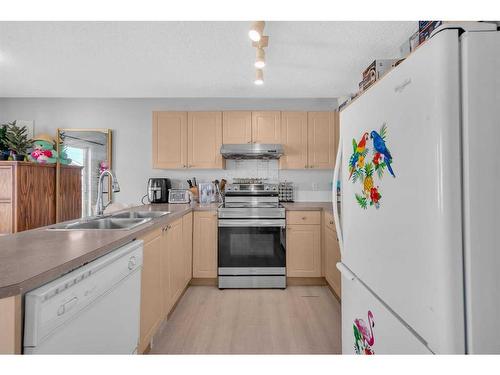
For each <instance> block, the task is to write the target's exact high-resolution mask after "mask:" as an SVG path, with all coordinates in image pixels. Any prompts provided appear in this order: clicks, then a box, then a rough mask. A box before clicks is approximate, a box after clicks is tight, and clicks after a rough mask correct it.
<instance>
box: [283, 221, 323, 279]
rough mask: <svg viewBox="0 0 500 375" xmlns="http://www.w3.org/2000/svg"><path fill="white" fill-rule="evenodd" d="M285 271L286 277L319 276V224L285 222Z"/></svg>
mask: <svg viewBox="0 0 500 375" xmlns="http://www.w3.org/2000/svg"><path fill="white" fill-rule="evenodd" d="M287 221H289V220H287ZM286 273H287V276H288V277H321V226H320V225H317V224H287V231H286Z"/></svg>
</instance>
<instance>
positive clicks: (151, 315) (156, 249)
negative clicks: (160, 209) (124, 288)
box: [139, 213, 193, 353]
mask: <svg viewBox="0 0 500 375" xmlns="http://www.w3.org/2000/svg"><path fill="white" fill-rule="evenodd" d="M192 220H193V214H192V213H188V214H186V215H184V216H183V217H182V218H179V219H177V220H175V221H174V222H172V223H170V224H168V225H166V226H165V227H163V228H157V229H154V230H152V231H151V232H149V233H147V234H146V235H144V236H143V237H142V238H141V239H142V240H143V241H144V260H143V267H142V284H141V323H140V327H141V329H140V339H139V353H143V352H144V350H145V349H146V348H147V347H148V345H149V343H150V342H151V339H152V337H153V336H154V334H155V333H156V331H157V330H158V328H159V327H160V325H161V322H162V321H163V320H164V319H166V317H167V315H168V314H169V313H170V311H171V310H172V307H173V306H175V304H176V303H177V301H178V300H179V298H180V297H181V296H182V293H183V291H184V289H185V288H186V286H187V285H188V284H189V282H190V281H191V269H192V268H191V262H192V240H191V238H192V235H193V232H192V229H193V223H192Z"/></svg>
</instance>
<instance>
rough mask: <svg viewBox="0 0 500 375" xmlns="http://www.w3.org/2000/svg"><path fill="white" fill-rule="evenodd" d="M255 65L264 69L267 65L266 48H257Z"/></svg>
mask: <svg viewBox="0 0 500 375" xmlns="http://www.w3.org/2000/svg"><path fill="white" fill-rule="evenodd" d="M254 65H255V67H256V68H257V69H262V68H263V67H265V66H266V53H265V52H264V48H261V47H259V48H257V55H256V57H255V64H254Z"/></svg>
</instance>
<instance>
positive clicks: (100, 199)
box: [95, 169, 120, 216]
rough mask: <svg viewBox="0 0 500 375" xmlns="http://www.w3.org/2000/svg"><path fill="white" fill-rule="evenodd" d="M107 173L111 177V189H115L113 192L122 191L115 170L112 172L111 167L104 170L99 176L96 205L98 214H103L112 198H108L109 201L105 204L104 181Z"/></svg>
mask: <svg viewBox="0 0 500 375" xmlns="http://www.w3.org/2000/svg"><path fill="white" fill-rule="evenodd" d="M105 175H108V176H109V177H110V178H111V189H112V190H113V193H118V192H119V191H120V185H119V184H118V180H117V179H116V177H115V175H114V174H113V172H111V171H110V170H109V169H106V170H104V171H102V173H101V174H100V176H99V181H98V183H97V202H96V205H95V214H96V215H97V216H102V214H103V213H104V209H105V208H106V207H108V206H109V204H110V203H111V199H108V203H106V204H104V202H103V194H104V192H103V181H104V176H105ZM108 197H109V194H108Z"/></svg>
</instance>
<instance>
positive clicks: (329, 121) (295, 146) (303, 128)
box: [280, 112, 338, 169]
mask: <svg viewBox="0 0 500 375" xmlns="http://www.w3.org/2000/svg"><path fill="white" fill-rule="evenodd" d="M281 143H282V144H283V146H284V148H285V154H284V155H283V156H282V157H281V158H280V168H282V169H301V168H316V169H333V168H334V166H335V157H336V155H337V144H338V112H282V114H281Z"/></svg>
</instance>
